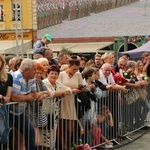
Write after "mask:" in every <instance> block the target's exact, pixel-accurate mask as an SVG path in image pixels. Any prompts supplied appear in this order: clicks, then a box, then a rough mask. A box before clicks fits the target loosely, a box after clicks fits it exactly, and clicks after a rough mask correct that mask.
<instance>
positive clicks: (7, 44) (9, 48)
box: [0, 40, 32, 54]
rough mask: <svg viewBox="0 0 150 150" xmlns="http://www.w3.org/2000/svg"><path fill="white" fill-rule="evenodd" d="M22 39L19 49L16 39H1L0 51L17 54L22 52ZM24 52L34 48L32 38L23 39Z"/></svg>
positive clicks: (19, 42) (19, 41)
mask: <svg viewBox="0 0 150 150" xmlns="http://www.w3.org/2000/svg"><path fill="white" fill-rule="evenodd" d="M21 42H22V41H21V40H18V50H16V45H17V43H16V40H3V41H0V53H2V54H16V53H22V51H21ZM23 48H24V51H23V53H26V50H27V49H30V48H32V40H23Z"/></svg>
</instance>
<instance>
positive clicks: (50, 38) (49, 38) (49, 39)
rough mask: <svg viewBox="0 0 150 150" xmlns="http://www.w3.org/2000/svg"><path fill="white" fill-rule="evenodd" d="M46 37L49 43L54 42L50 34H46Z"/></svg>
mask: <svg viewBox="0 0 150 150" xmlns="http://www.w3.org/2000/svg"><path fill="white" fill-rule="evenodd" d="M44 37H45V38H46V39H47V40H48V41H50V42H51V41H52V37H51V35H50V34H45V35H44Z"/></svg>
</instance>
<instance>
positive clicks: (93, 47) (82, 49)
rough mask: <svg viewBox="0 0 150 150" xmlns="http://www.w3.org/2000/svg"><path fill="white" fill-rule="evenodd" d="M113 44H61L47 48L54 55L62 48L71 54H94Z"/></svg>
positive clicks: (50, 45)
mask: <svg viewBox="0 0 150 150" xmlns="http://www.w3.org/2000/svg"><path fill="white" fill-rule="evenodd" d="M112 44H114V42H92V43H61V44H49V47H50V48H51V49H52V51H53V52H54V53H57V52H59V51H60V50H61V49H62V47H65V48H68V49H70V50H71V51H72V52H73V53H95V52H98V51H103V52H106V50H103V49H104V48H106V47H107V46H110V45H112Z"/></svg>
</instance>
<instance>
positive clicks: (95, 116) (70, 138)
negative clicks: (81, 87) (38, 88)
mask: <svg viewBox="0 0 150 150" xmlns="http://www.w3.org/2000/svg"><path fill="white" fill-rule="evenodd" d="M149 90H150V86H148V88H147V91H149ZM62 100H63V99H51V98H47V99H45V100H44V101H43V103H39V102H38V101H37V100H35V101H34V102H33V103H31V104H27V106H26V105H25V104H24V105H22V106H21V105H19V103H8V104H7V110H8V117H7V121H8V126H10V124H11V123H12V125H11V126H10V127H11V131H10V134H9V137H8V140H7V143H6V144H1V149H2V150H4V149H10V150H26V149H27V150H28V149H30V148H29V147H25V143H26V141H25V134H27V132H28V133H29V129H28V130H25V123H24V124H22V126H23V132H22V134H21V133H20V132H19V131H20V128H21V126H19V125H20V123H19V122H22V121H23V122H25V121H26V119H27V120H28V121H29V123H30V124H31V125H32V127H33V129H34V131H35V144H36V146H37V150H41V149H42V150H44V149H47V150H63V149H67V150H70V149H71V148H73V147H76V146H78V145H80V144H81V143H82V144H86V143H88V144H89V145H90V147H91V148H96V147H111V146H113V145H111V144H114V145H115V144H117V145H121V143H120V141H121V140H123V139H124V138H128V139H129V140H132V139H131V138H129V137H128V136H129V135H130V134H131V133H133V132H135V131H137V130H139V129H141V128H143V127H144V126H146V123H147V114H148V111H149V105H148V103H149V100H150V96H149V93H148V92H147V93H146V91H145V89H135V88H132V89H131V88H130V90H129V92H128V93H122V92H121V91H109V93H108V92H106V91H105V92H103V97H102V98H100V99H97V98H95V96H94V95H92V93H80V94H78V95H77V96H76V97H75V106H76V112H77V119H76V120H72V121H69V120H65V119H61V117H60V109H62V110H61V111H63V109H65V108H61V107H60V106H61V101H62ZM22 108H24V109H22ZM15 110H23V120H22V118H21V117H20V116H21V115H20V114H21V111H20V114H18V113H14V112H15ZM12 112H13V113H12ZM18 112H19V111H18ZM16 115H17V117H18V119H17V121H18V122H15V121H16V120H15V119H14V118H15V117H16ZM12 120H13V121H12ZM10 122H11V123H10ZM15 124H18V128H16V127H15ZM69 127H70V128H69ZM31 136H32V135H30V134H28V138H26V140H27V139H29V137H31ZM108 140H109V141H110V142H111V143H109V141H108ZM28 143H30V141H28Z"/></svg>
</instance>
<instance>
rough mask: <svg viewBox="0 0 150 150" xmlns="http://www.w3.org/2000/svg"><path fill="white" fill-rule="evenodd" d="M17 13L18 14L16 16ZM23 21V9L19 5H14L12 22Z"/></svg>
mask: <svg viewBox="0 0 150 150" xmlns="http://www.w3.org/2000/svg"><path fill="white" fill-rule="evenodd" d="M16 13H17V14H16ZM16 20H17V21H20V20H21V7H20V4H19V3H13V4H12V21H16Z"/></svg>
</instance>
